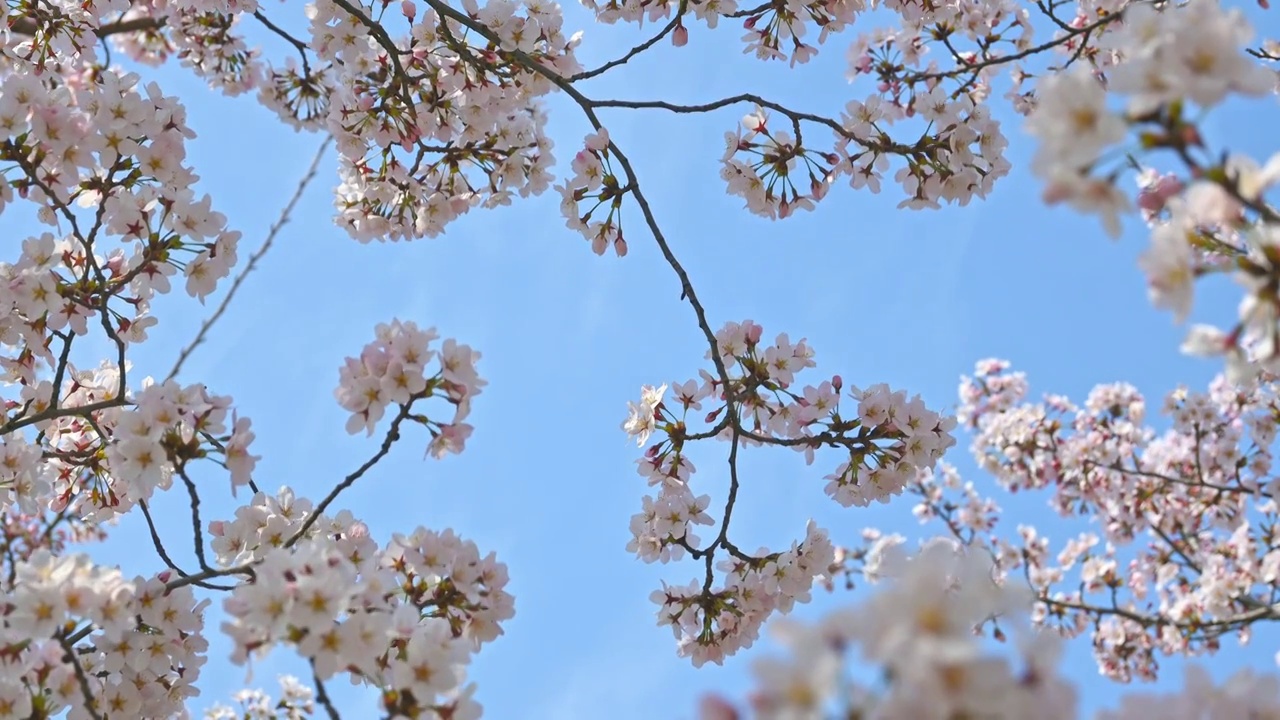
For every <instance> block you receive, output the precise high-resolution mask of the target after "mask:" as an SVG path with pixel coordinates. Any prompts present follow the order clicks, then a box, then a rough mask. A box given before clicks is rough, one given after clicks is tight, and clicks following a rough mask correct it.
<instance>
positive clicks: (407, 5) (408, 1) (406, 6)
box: [400, 0, 418, 22]
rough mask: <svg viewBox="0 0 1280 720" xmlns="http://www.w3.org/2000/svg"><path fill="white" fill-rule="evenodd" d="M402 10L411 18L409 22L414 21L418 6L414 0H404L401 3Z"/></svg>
mask: <svg viewBox="0 0 1280 720" xmlns="http://www.w3.org/2000/svg"><path fill="white" fill-rule="evenodd" d="M400 12H402V13H404V16H405V17H407V18H409V22H413V18H414V16H415V15H417V14H418V6H417V5H414V4H413V0H404V2H402V3H400Z"/></svg>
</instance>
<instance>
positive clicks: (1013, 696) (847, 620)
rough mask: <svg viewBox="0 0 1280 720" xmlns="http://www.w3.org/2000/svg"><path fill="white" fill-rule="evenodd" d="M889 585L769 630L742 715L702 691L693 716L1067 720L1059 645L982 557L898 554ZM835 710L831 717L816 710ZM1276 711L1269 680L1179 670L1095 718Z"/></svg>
mask: <svg viewBox="0 0 1280 720" xmlns="http://www.w3.org/2000/svg"><path fill="white" fill-rule="evenodd" d="M888 568H889V572H890V575H891V577H892V580H891V581H890V582H888V583H886V584H885V585H884V586H883V587H881V588H879V591H878V593H877V594H875V595H874V596H872V597H871V598H869V599H868V600H867V601H865V602H863V603H861V604H858V605H854V606H852V607H848V608H845V609H841V610H837V611H835V612H832V613H830V614H829V615H827V616H826V617H825V618H823V619H822V620H820V621H818V622H817V623H814V624H812V625H805V624H802V623H799V622H794V621H785V620H781V621H778V622H776V623H775V624H774V625H773V629H774V631H775V634H776V636H777V639H778V640H779V641H780V642H781V644H783V645H784V646H785V648H786V650H787V651H788V654H787V656H786V657H764V658H760V659H758V660H756V661H755V663H754V664H753V666H752V670H753V674H754V675H755V681H756V684H755V689H754V691H753V692H752V693H751V695H750V696H749V705H748V710H749V712H743V711H742V709H740V708H739V707H738V706H736V705H735V704H733V703H731V702H730V701H729V700H727V699H725V698H724V697H721V696H719V695H707V696H704V697H703V699H702V701H701V703H700V706H699V712H698V717H699V720H739V719H740V718H746V717H755V718H761V719H762V720H764V719H767V718H777V719H780V718H822V717H857V718H868V719H869V720H946V719H947V718H956V717H983V718H1002V719H1008V720H1013V719H1014V718H1030V717H1035V718H1046V719H1048V720H1077V718H1080V717H1082V715H1080V711H1079V698H1080V692H1079V690H1078V689H1077V688H1076V687H1075V686H1073V685H1072V684H1071V683H1069V682H1067V681H1066V680H1065V679H1064V678H1063V677H1062V676H1061V674H1060V670H1059V663H1060V659H1061V647H1060V641H1059V640H1058V639H1057V638H1056V637H1054V636H1052V635H1050V634H1046V633H1042V632H1036V631H1034V630H1032V629H1031V628H1029V627H1027V626H1026V625H1025V624H1024V622H1023V621H1024V620H1025V617H1026V610H1027V604H1028V603H1027V601H1028V598H1027V596H1026V594H1025V593H1024V592H1021V591H1019V590H1018V589H1017V588H1016V587H1015V586H1013V585H1003V586H1001V585H999V584H997V583H994V582H992V579H991V571H992V566H991V562H990V559H989V558H987V557H986V556H985V555H983V554H982V553H981V552H980V551H978V552H974V551H963V550H961V549H960V547H959V546H958V545H956V544H954V542H953V541H951V542H949V541H947V540H941V539H939V540H936V541H934V542H931V543H929V544H926V545H925V546H924V547H923V548H922V549H921V550H920V552H919V553H918V554H917V555H915V556H914V557H907V555H906V553H905V552H898V553H896V554H895V557H894V558H892V559H891V560H890V561H889V563H888ZM993 617H999V618H1000V622H1002V623H1005V624H1008V625H1011V626H1013V629H1014V631H1015V633H1016V635H1015V639H1016V642H1015V643H1014V644H1013V646H1012V647H1009V646H1008V645H1005V646H999V645H997V646H995V647H991V646H990V645H985V646H984V644H983V643H982V642H981V639H980V638H979V637H977V636H975V634H974V633H973V628H974V626H975V625H978V624H980V623H982V622H984V621H985V620H986V619H988V618H993ZM855 648H856V649H857V650H859V651H860V654H861V657H862V659H863V660H864V661H865V662H867V663H869V664H871V665H872V666H873V667H875V668H876V669H878V670H879V676H880V677H883V678H885V683H884V685H883V687H881V688H877V687H873V686H869V685H865V684H863V683H860V682H857V681H854V680H852V679H851V678H850V677H849V667H850V666H855V665H854V663H853V662H852V659H851V658H850V655H851V654H852V653H851V651H852V650H854V649H855ZM833 708H834V709H835V715H830V714H828V713H829V712H830V711H831V710H832V709H833ZM1276 712H1280V681H1278V680H1277V678H1276V677H1275V676H1271V675H1263V674H1259V673H1256V672H1254V671H1252V670H1249V669H1245V670H1241V671H1239V672H1237V673H1236V674H1235V675H1234V676H1233V677H1231V678H1230V679H1228V680H1227V681H1226V682H1225V683H1222V684H1221V685H1218V684H1215V683H1214V681H1213V680H1212V678H1211V677H1210V676H1209V674H1208V673H1207V672H1205V671H1204V670H1203V669H1201V668H1200V667H1198V666H1194V665H1193V666H1191V667H1189V668H1188V670H1187V673H1186V680H1185V682H1184V683H1183V686H1182V688H1181V689H1180V690H1179V691H1177V692H1170V693H1164V694H1151V693H1131V694H1126V695H1125V696H1124V697H1123V698H1122V700H1121V702H1120V704H1119V707H1117V708H1115V709H1108V710H1102V711H1099V712H1098V713H1096V714H1095V715H1094V718H1095V719H1096V720H1145V719H1146V718H1155V717H1179V718H1205V717H1212V718H1246V717H1266V716H1269V715H1272V714H1275V713H1276Z"/></svg>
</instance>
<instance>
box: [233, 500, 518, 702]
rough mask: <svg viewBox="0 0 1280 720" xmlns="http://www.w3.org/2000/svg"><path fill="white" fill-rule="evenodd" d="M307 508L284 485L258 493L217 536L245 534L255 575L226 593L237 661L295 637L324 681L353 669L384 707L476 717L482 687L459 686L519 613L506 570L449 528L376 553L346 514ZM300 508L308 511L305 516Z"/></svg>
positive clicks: (419, 532)
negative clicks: (475, 658)
mask: <svg viewBox="0 0 1280 720" xmlns="http://www.w3.org/2000/svg"><path fill="white" fill-rule="evenodd" d="M308 510H309V503H307V502H305V501H303V500H298V501H296V502H295V501H294V498H293V496H292V493H291V492H290V491H289V490H288V489H287V488H285V489H283V490H282V491H281V492H280V494H279V496H278V497H277V498H267V497H265V496H260V497H258V498H255V501H254V503H253V504H252V505H251V506H250V512H244V513H241V512H237V519H236V521H235V522H233V523H230V524H223V525H222V526H221V527H220V528H219V529H218V531H217V532H216V533H215V534H218V535H220V537H221V538H229V537H235V538H239V539H240V540H239V542H238V543H236V544H239V545H243V546H245V548H246V549H242V550H240V552H239V554H237V555H236V556H234V559H235V560H241V559H244V558H245V557H246V556H248V557H253V558H254V560H253V564H254V579H253V582H251V583H246V584H242V585H239V586H237V587H236V588H235V589H234V590H233V591H232V593H231V595H230V597H228V598H227V599H226V601H225V602H224V608H225V610H226V611H227V613H228V615H230V616H231V618H232V619H231V620H230V621H229V622H227V623H225V624H224V626H223V629H224V630H225V631H226V632H227V634H228V635H229V636H230V637H231V638H232V639H233V640H234V641H235V644H236V647H235V650H234V652H233V654H232V661H233V662H236V663H244V662H247V661H248V660H250V659H251V658H252V657H254V656H258V655H265V654H266V653H267V652H268V651H269V650H270V649H271V648H272V647H274V646H275V645H277V644H281V643H288V644H291V645H293V646H294V647H296V649H297V651H298V652H299V654H301V655H302V656H303V657H305V658H306V659H307V660H308V661H309V662H310V663H311V665H312V667H313V668H314V670H315V674H316V679H317V681H318V682H322V681H324V680H327V679H329V678H331V677H333V676H334V675H336V674H338V673H339V672H346V673H349V674H350V677H351V680H352V682H355V683H369V684H372V685H374V686H375V687H378V688H381V689H382V703H383V707H384V709H385V710H387V711H388V712H391V713H393V714H401V715H404V716H407V717H416V716H417V714H418V713H420V712H424V711H428V710H429V711H431V712H434V713H436V714H438V715H440V716H444V717H450V715H449V714H448V713H459V715H458V716H459V717H462V716H466V717H478V715H479V710H480V709H479V705H478V704H477V703H476V702H475V701H474V700H473V699H472V694H473V693H474V691H475V687H474V686H473V685H467V686H465V687H464V685H463V683H464V681H465V666H466V665H467V664H468V663H469V661H470V657H471V654H472V653H473V652H475V651H477V650H479V649H480V647H481V646H482V645H483V644H484V643H486V642H488V641H490V640H493V639H495V638H497V637H498V636H499V635H501V634H502V629H501V626H500V623H501V622H502V621H504V620H507V619H509V618H511V617H512V616H513V615H514V614H515V610H514V605H513V600H512V598H511V596H510V595H509V594H507V593H506V592H505V591H504V590H503V587H504V586H505V585H506V581H507V574H506V567H505V566H504V565H502V564H500V563H497V562H496V561H495V560H494V557H493V555H492V554H490V555H489V556H488V557H485V558H481V557H480V555H479V551H478V550H477V548H476V546H475V544H474V543H471V542H469V541H463V540H461V539H460V538H458V537H457V536H456V535H454V534H453V533H452V531H446V532H445V533H436V532H432V531H428V530H425V529H423V528H418V529H416V530H415V531H414V532H413V533H411V534H410V535H408V536H404V535H396V536H395V537H393V539H392V541H391V542H390V543H389V544H388V545H387V547H386V548H384V549H381V550H379V548H378V547H377V544H376V543H375V542H374V541H373V540H372V539H371V538H370V537H369V532H368V528H367V527H366V526H365V525H364V523H362V522H359V521H355V520H353V519H351V517H350V514H349V513H342V514H339V516H338V517H337V518H334V519H332V520H330V519H327V518H323V517H322V516H318V515H315V513H313V512H308ZM283 513H288V514H289V515H290V516H292V517H286V516H285V515H284V514H283ZM304 515H305V516H306V517H308V518H309V519H308V520H307V521H306V522H303V523H298V519H299V518H301V517H302V516H304ZM294 525H301V527H299V528H298V529H297V531H294V529H293V526H294ZM308 525H310V526H311V527H312V528H318V529H317V530H316V531H315V532H312V533H311V534H310V535H307V542H304V543H298V544H294V540H295V539H296V538H297V537H299V535H297V534H291V535H290V537H289V539H286V540H285V541H284V542H277V541H276V538H278V537H283V536H285V535H286V534H287V533H295V532H296V533H299V534H301V533H304V532H306V531H307V530H308ZM272 531H275V532H274V533H273V532H272ZM229 554H230V553H229V552H225V551H224V553H223V555H222V557H223V558H224V559H228V556H229Z"/></svg>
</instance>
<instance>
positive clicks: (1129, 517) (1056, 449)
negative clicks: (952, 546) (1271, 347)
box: [846, 360, 1280, 681]
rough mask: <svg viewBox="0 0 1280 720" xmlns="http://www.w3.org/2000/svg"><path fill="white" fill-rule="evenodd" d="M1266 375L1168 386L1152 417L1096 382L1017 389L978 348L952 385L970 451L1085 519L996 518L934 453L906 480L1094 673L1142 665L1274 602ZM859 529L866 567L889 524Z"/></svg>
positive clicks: (1239, 624) (1005, 478)
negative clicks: (1083, 654) (1078, 643)
mask: <svg viewBox="0 0 1280 720" xmlns="http://www.w3.org/2000/svg"><path fill="white" fill-rule="evenodd" d="M1278 390H1280V385H1277V383H1276V379H1275V377H1274V376H1267V377H1266V378H1265V380H1262V381H1259V382H1255V383H1253V384H1252V385H1249V386H1237V385H1233V384H1231V383H1229V382H1227V381H1226V379H1225V378H1223V377H1221V376H1220V377H1219V378H1218V379H1217V380H1215V381H1214V383H1213V384H1212V385H1211V386H1210V388H1209V391H1208V392H1207V393H1195V392H1191V391H1189V390H1187V389H1186V388H1179V389H1177V390H1175V391H1174V392H1172V393H1170V394H1169V395H1168V396H1167V397H1166V399H1165V401H1164V403H1163V406H1162V408H1161V409H1162V411H1163V413H1164V414H1166V415H1167V416H1168V418H1169V420H1168V427H1167V429H1165V430H1163V431H1158V430H1156V429H1155V428H1152V427H1150V426H1149V425H1148V424H1147V403H1146V400H1145V399H1144V398H1143V397H1142V396H1141V395H1140V394H1139V393H1138V392H1137V390H1135V389H1134V388H1133V387H1132V386H1129V385H1126V384H1113V385H1102V386H1098V387H1097V388H1095V389H1094V390H1093V392H1091V393H1090V395H1089V397H1088V398H1087V400H1086V401H1085V402H1084V403H1083V405H1081V406H1077V405H1076V404H1074V403H1072V402H1071V401H1070V400H1068V399H1067V398H1064V397H1061V396H1054V395H1050V396H1047V397H1046V398H1045V400H1044V401H1043V402H1042V403H1032V402H1029V401H1028V400H1027V399H1026V396H1027V393H1028V386H1027V382H1026V378H1025V377H1024V376H1023V375H1022V374H1021V373H1017V372H1013V371H1011V370H1010V368H1009V364H1008V363H1007V362H1005V361H1001V360H987V361H983V362H981V363H979V364H978V366H977V372H976V373H975V375H974V376H973V377H972V378H966V379H965V380H964V381H963V383H962V384H961V388H960V400H961V408H960V417H961V418H962V420H963V421H964V422H965V423H966V425H967V426H968V427H970V428H972V429H973V430H974V431H975V435H974V438H973V444H972V450H973V453H974V457H975V459H976V460H977V461H978V463H979V465H980V466H981V467H982V468H983V469H984V470H986V471H987V472H989V473H991V475H992V476H993V477H994V479H995V480H996V481H997V482H998V483H999V485H1000V486H1001V487H1002V488H1003V489H1005V490H1007V491H1008V492H1013V493H1024V492H1028V491H1039V492H1044V493H1046V494H1047V495H1048V505H1049V507H1050V508H1052V509H1053V510H1054V511H1055V512H1056V513H1057V514H1058V515H1060V516H1062V517H1063V518H1067V519H1071V518H1093V519H1095V520H1096V522H1095V523H1090V524H1088V525H1084V524H1082V526H1081V527H1079V528H1076V529H1073V530H1071V531H1068V533H1067V534H1066V536H1064V537H1060V538H1057V539H1054V540H1053V541H1051V539H1050V538H1049V537H1047V536H1046V535H1045V533H1044V532H1042V531H1041V530H1038V529H1037V528H1036V527H1034V526H1032V525H1028V524H1019V525H1017V526H1016V528H1007V526H1006V524H1005V523H1006V522H1007V521H1008V520H1007V517H1006V516H1005V515H1004V514H1003V513H1002V511H1001V508H1000V506H999V504H998V503H997V502H995V501H994V500H992V499H991V498H990V497H988V496H987V495H986V494H985V493H984V492H983V491H982V490H981V489H979V488H978V487H976V486H975V485H974V484H973V483H972V482H969V483H964V482H963V481H962V479H961V478H960V476H959V474H958V473H957V472H956V471H955V469H954V468H951V467H946V466H942V465H941V464H940V469H941V471H940V472H933V473H921V475H920V476H919V477H918V478H917V479H916V480H915V481H913V483H912V485H911V486H910V488H909V489H910V491H911V492H912V493H913V494H915V495H917V496H918V498H919V502H918V505H917V507H916V514H917V516H919V517H920V519H921V520H922V521H927V522H941V523H942V524H944V525H945V526H946V529H947V531H948V532H949V533H950V534H951V536H952V537H953V538H955V539H956V540H957V541H959V542H960V543H962V544H964V545H966V546H968V547H970V548H972V549H973V551H975V552H979V551H985V552H987V553H989V554H990V555H991V556H992V557H994V558H995V560H996V570H997V571H998V573H999V574H998V577H1001V578H1003V579H1004V582H1006V583H1007V584H1018V585H1024V586H1028V587H1030V588H1031V589H1032V590H1033V591H1034V593H1035V597H1036V606H1035V611H1034V613H1033V620H1035V622H1036V623H1037V624H1039V625H1040V626H1043V627H1046V628H1051V629H1053V630H1055V631H1056V632H1058V633H1060V634H1063V635H1065V636H1067V637H1076V636H1080V635H1089V636H1090V637H1091V639H1092V645H1093V648H1094V654H1095V657H1096V659H1097V661H1098V664H1099V668H1100V669H1101V671H1102V672H1103V673H1104V674H1106V675H1108V676H1110V677H1113V678H1115V679H1118V680H1122V681H1127V680H1129V679H1131V678H1143V679H1151V678H1154V677H1156V674H1157V656H1158V655H1161V654H1163V655H1202V654H1211V653H1213V652H1215V651H1217V650H1218V649H1219V647H1220V646H1221V643H1222V641H1223V640H1224V639H1227V638H1229V637H1231V636H1235V637H1236V638H1237V639H1238V640H1239V641H1241V642H1247V641H1248V640H1249V637H1250V634H1251V626H1252V625H1253V624H1254V623H1256V622H1260V621H1265V620H1272V619H1274V617H1275V615H1274V613H1275V610H1274V609H1273V608H1274V607H1275V605H1276V602H1277V601H1278V600H1280V597H1278V596H1277V595H1276V591H1275V583H1276V579H1277V577H1280V547H1278V546H1277V541H1276V539H1275V537H1274V533H1273V532H1272V528H1274V527H1275V526H1276V523H1277V513H1280V508H1278V507H1277V505H1276V494H1277V491H1278V490H1280V481H1277V480H1276V478H1275V476H1274V474H1273V470H1272V452H1271V448H1272V447H1273V446H1274V443H1275V439H1276V426H1275V419H1274V418H1275V416H1276V413H1277V412H1280V394H1278V392H1277V391H1278ZM866 541H867V547H866V549H860V550H855V551H852V552H848V553H847V555H846V557H847V558H853V559H856V560H858V561H860V562H861V563H863V565H864V566H865V567H864V574H865V575H866V576H867V577H868V579H875V576H876V575H877V574H878V571H877V568H878V567H879V560H878V559H876V556H877V555H879V556H882V555H883V553H884V548H885V546H886V545H888V546H891V547H896V546H900V545H901V544H902V542H903V541H904V538H902V537H901V536H896V537H894V536H888V537H885V536H879V535H877V534H869V535H867V536H866ZM994 632H996V633H997V634H998V633H999V630H998V628H996V629H995V631H994Z"/></svg>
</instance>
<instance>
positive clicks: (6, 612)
mask: <svg viewBox="0 0 1280 720" xmlns="http://www.w3.org/2000/svg"><path fill="white" fill-rule="evenodd" d="M170 579H171V573H169V572H164V573H161V574H160V575H158V576H156V577H152V578H150V579H147V578H142V577H138V578H135V579H134V580H126V579H125V578H124V577H123V576H122V575H121V574H120V572H119V571H118V570H115V569H107V568H102V567H99V566H95V565H94V564H93V563H91V562H90V561H89V559H88V557H87V556H84V555H63V556H58V557H55V556H54V555H52V554H51V553H49V552H48V551H47V550H43V549H42V550H40V551H38V552H37V553H35V554H34V555H33V556H32V557H31V558H30V559H29V560H27V561H25V562H22V563H19V564H18V565H17V567H16V572H15V573H14V574H13V575H12V576H11V578H10V579H7V580H5V581H3V583H4V585H3V586H4V590H5V593H4V600H3V601H0V653H3V655H4V656H5V658H6V662H5V663H4V664H3V665H0V708H3V709H4V710H5V714H6V716H8V717H23V718H25V717H53V716H56V715H58V714H59V713H61V712H64V711H69V712H68V714H67V717H68V718H95V717H97V718H101V717H108V716H109V717H174V716H179V715H182V714H183V713H184V705H185V703H186V701H187V699H188V698H190V697H193V696H194V695H196V694H197V692H198V691H197V690H196V687H195V683H196V682H197V681H198V680H199V678H200V669H201V667H202V666H203V665H204V663H205V651H206V649H207V648H208V643H207V642H206V641H205V639H204V637H203V635H202V634H201V631H202V630H203V625H204V622H203V610H204V607H205V606H206V605H208V602H209V601H208V600H202V601H199V602H197V601H196V600H195V598H194V596H193V594H192V592H191V589H190V588H189V587H178V588H169V587H168V586H166V582H167V581H168V580H170Z"/></svg>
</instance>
